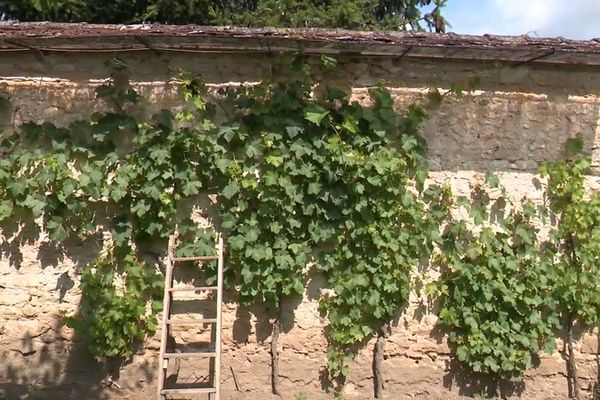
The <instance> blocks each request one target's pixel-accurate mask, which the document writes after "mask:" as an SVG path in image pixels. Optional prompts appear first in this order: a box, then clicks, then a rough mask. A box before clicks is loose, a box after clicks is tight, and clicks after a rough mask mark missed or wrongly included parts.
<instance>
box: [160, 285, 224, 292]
mask: <svg viewBox="0 0 600 400" xmlns="http://www.w3.org/2000/svg"><path fill="white" fill-rule="evenodd" d="M218 289H219V287H218V286H186V287H176V288H170V289H169V292H210V291H215V290H218Z"/></svg>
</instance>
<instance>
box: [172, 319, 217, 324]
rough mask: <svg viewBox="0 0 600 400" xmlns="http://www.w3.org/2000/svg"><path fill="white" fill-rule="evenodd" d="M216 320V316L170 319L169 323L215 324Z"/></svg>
mask: <svg viewBox="0 0 600 400" xmlns="http://www.w3.org/2000/svg"><path fill="white" fill-rule="evenodd" d="M216 322H217V319H216V318H196V319H168V320H167V325H195V324H215V323H216Z"/></svg>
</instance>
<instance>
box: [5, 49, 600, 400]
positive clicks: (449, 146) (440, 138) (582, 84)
mask: <svg viewBox="0 0 600 400" xmlns="http://www.w3.org/2000/svg"><path fill="white" fill-rule="evenodd" d="M106 58H107V56H106V55H102V54H100V55H96V54H94V55H90V54H88V55H79V54H53V55H46V56H40V55H35V54H33V53H19V54H16V55H11V56H10V57H9V56H5V55H0V77H2V79H1V80H0V85H1V86H3V87H4V88H5V90H6V91H7V92H8V93H9V95H10V98H11V107H12V109H11V113H10V115H5V116H4V118H5V119H4V123H5V125H11V124H12V125H18V124H19V123H21V122H24V121H28V120H35V121H46V120H49V121H53V122H55V123H57V124H59V125H62V124H66V123H68V122H69V121H72V120H75V119H78V118H83V117H85V116H86V115H89V113H91V112H92V111H93V110H94V109H95V107H97V103H96V102H94V101H93V98H94V90H93V88H94V86H95V85H97V84H98V82H99V81H100V80H101V79H104V78H106V76H107V73H106V70H105V69H104V68H103V63H104V61H105V59H106ZM123 58H124V59H125V61H126V62H127V63H128V64H129V65H130V66H131V67H132V71H133V72H134V75H133V80H134V82H135V84H136V86H137V87H138V88H139V90H140V91H142V92H143V93H144V97H145V98H148V99H149V101H148V102H147V104H146V105H145V106H146V109H147V112H151V111H152V110H156V109H159V108H162V107H171V106H173V105H174V104H176V102H177V94H176V85H175V84H174V83H172V82H170V81H169V79H170V77H171V76H172V72H173V71H174V70H176V69H178V68H183V69H187V70H190V71H194V72H198V73H200V74H202V75H203V76H204V78H205V79H206V80H207V81H208V82H209V83H212V84H227V83H232V82H233V83H235V82H242V81H256V80H257V79H260V78H261V77H264V76H265V75H266V74H267V73H268V72H269V67H270V61H269V59H268V58H265V57H264V56H262V55H254V54H246V55H244V54H241V55H225V54H204V55H194V56H189V55H178V54H168V57H167V55H156V54H151V53H141V54H125V55H123ZM242 66H243V67H242ZM342 66H343V72H341V75H340V76H338V77H337V78H336V79H337V80H338V82H339V83H340V84H343V85H345V86H351V87H353V90H354V95H355V97H356V98H358V99H362V98H364V96H365V90H364V89H361V88H364V87H366V86H368V85H370V84H373V83H375V82H377V81H378V80H380V79H386V81H387V82H388V84H389V86H390V87H391V88H392V90H393V93H394V95H395V96H396V101H397V104H398V108H399V109H402V107H403V106H404V105H406V104H408V103H409V102H411V101H412V100H414V99H415V98H419V97H422V96H423V90H424V89H426V88H427V87H432V86H433V87H441V88H447V87H448V86H449V85H450V84H451V83H453V82H457V81H464V80H465V79H467V78H469V77H470V76H472V75H473V74H480V75H481V76H482V81H481V84H480V91H477V92H475V93H472V94H468V95H466V96H465V97H464V98H461V99H455V98H449V99H447V100H446V101H445V102H444V103H443V104H442V105H441V107H440V108H439V109H437V110H435V111H432V112H431V115H430V118H429V119H428V121H427V122H426V124H425V127H424V135H425V137H426V139H427V142H428V146H429V154H428V158H429V161H430V166H431V168H432V170H433V175H432V179H434V180H437V181H446V182H449V183H450V184H451V186H452V188H453V190H454V192H455V193H456V194H466V193H468V191H469V185H470V183H471V182H472V181H473V180H474V179H477V178H478V177H480V176H481V174H482V173H484V172H485V171H490V170H491V171H495V172H498V173H499V174H500V176H501V178H502V182H503V184H505V185H506V186H507V189H508V190H509V193H510V194H511V195H512V196H514V197H515V198H522V197H524V196H527V197H530V198H532V199H534V200H535V199H538V200H539V197H540V193H539V191H538V190H537V189H536V188H535V185H534V182H533V179H534V177H535V175H534V173H535V170H536V168H537V166H538V165H539V163H540V162H542V161H545V160H552V159H555V158H557V157H559V156H560V153H561V151H562V145H563V143H564V142H565V140H566V139H567V138H569V137H573V136H575V135H578V134H580V135H583V137H584V138H585V140H586V144H587V146H588V147H589V148H590V149H591V150H592V151H593V152H594V153H593V154H594V166H595V168H596V171H597V168H598V167H599V165H598V161H599V157H600V153H599V152H600V125H599V116H600V98H599V97H598V96H599V95H600V80H598V79H597V74H596V72H595V71H593V70H590V69H585V68H580V69H578V68H570V69H568V70H567V69H566V68H565V67H552V68H550V67H547V66H546V67H542V66H536V65H523V66H519V67H511V66H493V65H488V64H483V63H477V62H464V63H462V62H460V63H459V62H446V63H444V62H442V61H435V60H427V59H423V60H419V61H416V60H414V59H412V60H409V61H408V60H402V59H399V58H384V57H382V58H377V59H370V60H369V59H358V58H351V57H347V58H343V59H342ZM589 183H590V186H591V187H592V188H593V189H600V180H599V179H598V178H597V177H596V176H592V177H590V179H589ZM8 225H10V224H4V226H3V233H1V234H0V285H1V286H0V335H1V336H0V357H2V359H3V362H2V364H1V366H0V399H3V398H5V399H130V400H142V399H151V398H154V393H155V386H156V382H155V375H156V368H157V365H158V361H157V353H158V346H159V342H158V340H159V339H158V335H156V336H155V337H153V338H150V339H149V340H148V342H147V343H146V345H145V347H144V349H143V350H141V351H140V352H139V354H138V355H136V356H135V358H134V359H133V361H132V363H131V364H129V365H127V366H125V367H124V369H123V370H122V371H121V374H120V378H119V379H118V380H117V382H116V384H112V383H111V382H106V381H102V378H103V377H104V374H103V372H102V369H101V368H100V367H99V366H98V365H97V364H96V363H95V361H94V360H93V359H92V358H91V357H90V356H89V355H87V354H86V353H85V351H84V350H82V346H81V343H80V342H79V341H78V340H77V338H75V337H74V334H73V332H72V331H71V330H70V329H68V328H66V327H64V326H63V324H62V322H61V321H62V316H63V315H65V314H66V315H72V314H73V313H75V312H76V311H77V306H78V301H79V293H80V292H79V288H78V285H79V283H78V280H79V270H80V267H81V266H82V265H85V264H86V263H87V262H89V261H90V260H91V259H92V258H93V257H94V255H95V254H96V252H97V251H98V244H94V243H86V244H84V245H81V244H73V243H65V244H64V247H63V248H54V247H52V246H51V245H50V244H49V242H48V241H47V240H46V239H45V236H44V233H43V232H36V231H35V229H34V228H31V227H29V228H25V229H21V228H18V227H10V226H8ZM323 286H324V282H323V281H322V279H321V278H320V277H318V276H315V277H313V278H312V279H311V280H310V284H309V286H308V288H307V291H306V293H305V295H304V297H303V298H298V299H293V300H291V301H289V302H288V303H286V304H285V305H284V309H285V312H284V320H283V321H282V322H283V328H284V333H283V334H282V335H281V336H280V339H279V348H280V351H279V354H280V370H281V371H280V374H281V385H282V389H283V390H282V391H283V393H284V395H283V398H284V399H296V398H300V397H299V396H300V395H302V394H304V395H306V398H307V399H310V400H317V399H329V398H332V395H330V394H327V393H326V392H325V391H324V390H323V387H324V385H325V382H324V380H323V371H324V367H325V365H326V345H327V343H326V339H325V336H324V334H323V330H324V328H325V327H326V325H327V321H326V319H324V318H322V316H321V315H320V314H319V310H318V296H319V293H320V290H321V289H322V288H323ZM235 300H236V299H235V293H226V304H225V309H224V314H223V326H224V333H223V354H224V357H223V368H222V374H223V377H222V378H223V379H222V388H223V392H224V396H223V398H224V399H240V400H241V399H270V398H275V396H272V395H271V394H270V355H269V341H270V324H269V315H268V314H267V313H266V310H264V309H261V308H259V307H255V308H252V309H242V308H238V307H237V305H236V301H235ZM433 311H434V310H431V309H430V308H428V307H427V306H426V305H425V304H424V302H423V301H422V299H419V298H417V297H416V296H414V297H413V298H412V299H411V305H410V307H409V308H408V310H407V311H405V312H404V313H402V314H401V315H399V316H398V317H397V319H396V321H395V322H394V324H393V328H392V335H391V337H390V338H389V340H388V342H387V345H386V351H385V356H386V359H385V362H384V368H385V376H386V379H387V382H386V390H385V391H386V396H387V397H386V398H388V399H457V398H461V396H475V395H477V394H479V393H481V392H482V391H485V389H486V382H473V381H472V380H469V379H468V377H466V376H463V375H461V374H460V371H458V370H456V369H455V368H453V367H452V365H451V363H450V350H449V348H448V346H447V345H446V342H445V339H444V337H443V336H442V335H440V334H439V333H438V332H436V331H435V329H434V325H435V314H434V312H433ZM197 333H198V332H197V330H196V331H194V330H188V331H183V332H180V333H178V334H177V335H176V336H177V337H178V338H180V339H183V340H186V339H189V338H190V337H192V336H194V335H196V334H197ZM559 348H560V343H559ZM576 350H577V354H578V357H577V361H578V364H579V372H580V376H581V380H582V387H583V389H585V392H586V395H590V390H591V387H592V385H593V384H594V382H595V381H596V380H597V379H598V352H599V344H598V331H597V330H596V331H595V332H594V333H593V334H589V333H587V334H584V335H583V336H582V337H581V340H580V341H579V342H578V343H577V346H576ZM372 354H373V342H369V343H367V344H366V345H365V346H364V347H362V348H361V349H360V351H359V352H358V355H357V357H356V360H355V361H354V362H353V363H352V364H351V373H350V376H349V377H348V380H347V385H346V386H345V389H344V394H345V396H346V398H348V399H368V398H372V397H373V378H372V376H373V373H372ZM200 367H201V366H198V365H196V366H195V367H194V369H193V371H192V372H191V375H190V377H191V378H192V379H202V378H203V376H205V375H206V374H205V373H204V371H203V370H202V369H201V368H200ZM184 368H185V364H183V365H182V372H183V371H184ZM191 369H192V368H189V370H191ZM565 375H566V372H565V363H564V361H563V360H562V358H561V356H560V354H558V353H555V354H553V355H543V356H542V358H541V363H540V366H539V368H537V369H535V370H532V371H530V372H528V373H527V375H526V377H525V381H524V384H523V385H522V386H519V385H517V386H516V387H513V388H508V387H507V388H505V391H506V392H505V393H504V395H506V396H515V397H518V396H520V397H521V398H524V399H563V398H566V390H567V385H566V379H565Z"/></svg>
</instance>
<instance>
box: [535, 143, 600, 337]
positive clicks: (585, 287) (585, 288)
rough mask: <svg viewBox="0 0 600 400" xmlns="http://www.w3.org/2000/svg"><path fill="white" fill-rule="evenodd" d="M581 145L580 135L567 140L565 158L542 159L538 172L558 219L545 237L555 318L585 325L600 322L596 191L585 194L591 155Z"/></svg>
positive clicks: (599, 225) (599, 233)
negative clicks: (545, 181)
mask: <svg viewBox="0 0 600 400" xmlns="http://www.w3.org/2000/svg"><path fill="white" fill-rule="evenodd" d="M582 149H583V143H582V140H581V139H580V138H578V139H572V140H569V141H568V142H567V152H568V158H567V159H566V160H561V161H557V162H551V163H547V164H544V165H543V166H542V167H541V168H540V173H541V175H542V176H543V177H547V178H548V187H547V195H548V198H549V201H550V205H551V211H552V213H553V216H554V217H555V219H556V220H557V221H558V223H557V225H556V227H555V228H554V229H553V230H552V231H551V232H550V242H551V244H552V250H553V251H554V254H553V256H554V260H555V266H554V267H555V268H554V270H553V274H554V279H555V280H556V288H555V298H556V301H557V302H558V311H559V313H560V316H561V321H563V324H565V325H566V324H569V322H567V321H570V323H574V322H577V323H578V324H579V325H581V326H586V327H591V326H595V325H596V324H597V323H598V322H599V321H600V267H599V266H598V265H599V261H600V260H599V257H600V194H598V193H595V194H591V195H588V194H587V193H586V190H585V186H584V177H585V173H586V172H587V171H588V170H589V168H590V166H591V158H590V157H589V156H588V155H584V154H583V153H582ZM564 327H565V328H568V326H564Z"/></svg>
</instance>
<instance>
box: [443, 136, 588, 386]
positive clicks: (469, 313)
mask: <svg viewBox="0 0 600 400" xmlns="http://www.w3.org/2000/svg"><path fill="white" fill-rule="evenodd" d="M566 148H567V157H566V159H564V160H560V161H556V162H551V163H546V164H544V165H542V167H541V168H540V174H541V176H542V177H545V178H547V185H546V186H545V189H546V191H545V194H546V197H547V199H548V203H549V204H548V205H549V210H548V209H547V207H546V206H545V205H544V206H542V205H535V204H532V203H529V202H527V201H523V202H522V203H521V204H519V205H515V204H512V203H511V202H510V200H509V199H508V198H507V197H506V195H505V193H504V190H503V189H502V188H499V187H498V186H499V181H498V179H497V177H495V176H493V175H488V177H487V178H488V179H487V186H484V185H480V186H478V187H476V188H475V191H474V193H473V199H472V201H471V202H470V201H468V200H466V199H461V201H459V202H458V204H459V205H460V206H461V207H463V208H465V209H466V210H467V211H468V212H469V215H470V217H471V219H470V220H469V221H464V220H462V221H454V222H453V223H452V224H450V225H449V226H448V228H447V230H446V234H445V237H444V242H445V248H444V250H445V253H444V257H442V258H443V260H442V264H443V265H444V267H445V268H444V271H443V277H442V281H441V282H442V283H441V284H439V285H438V289H439V290H440V293H441V300H442V307H441V309H440V312H439V322H440V324H441V325H442V326H443V327H445V328H446V329H447V330H449V332H450V337H449V340H450V343H451V344H453V345H454V346H455V351H456V358H457V360H458V361H459V362H461V363H462V364H463V365H465V366H467V367H468V368H469V369H471V370H472V371H474V372H481V373H485V374H492V375H496V376H499V377H501V378H505V379H519V378H521V377H522V375H523V372H524V371H525V370H526V369H528V368H531V367H532V366H533V363H532V360H533V358H534V356H535V355H536V354H537V353H538V352H539V351H540V349H541V348H542V345H543V348H544V350H545V351H546V352H550V351H553V350H554V337H553V332H554V330H556V329H558V328H562V329H564V331H565V332H567V333H566V334H565V335H566V338H565V340H566V342H567V344H568V345H569V346H568V347H569V361H568V367H569V368H568V370H569V376H570V379H574V381H576V371H575V360H574V358H573V355H572V350H571V346H570V344H571V342H572V340H573V335H572V330H573V326H574V325H575V324H577V325H579V326H581V327H593V326H595V325H596V324H597V323H598V320H599V318H600V317H599V316H600V290H599V289H600V270H599V268H598V254H600V253H599V251H600V247H599V246H600V230H599V229H600V228H598V227H599V226H600V195H598V194H588V193H586V190H585V179H584V178H585V173H586V172H587V171H588V169H589V168H590V166H591V159H590V158H589V156H586V155H584V154H583V153H582V149H583V143H582V141H581V139H580V138H578V139H572V140H569V141H568V142H567V145H566ZM494 196H495V197H494ZM491 198H494V201H493V204H490V201H491ZM548 214H549V216H550V221H555V222H554V223H553V224H551V226H549V228H550V229H549V232H547V233H544V234H540V233H539V232H538V228H537V227H539V226H543V225H544V224H546V223H547V216H548ZM470 224H472V225H474V227H473V226H472V225H470ZM574 386H575V387H576V386H577V385H576V384H575V385H574ZM576 392H577V389H575V394H574V395H575V396H577V394H576Z"/></svg>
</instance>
